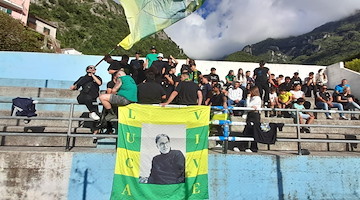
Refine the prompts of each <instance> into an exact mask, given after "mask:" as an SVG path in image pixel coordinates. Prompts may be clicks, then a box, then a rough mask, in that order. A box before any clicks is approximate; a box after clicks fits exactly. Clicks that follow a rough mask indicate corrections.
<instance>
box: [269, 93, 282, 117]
mask: <svg viewBox="0 0 360 200" xmlns="http://www.w3.org/2000/svg"><path fill="white" fill-rule="evenodd" d="M269 106H270V108H272V109H274V108H280V104H279V99H278V96H277V93H276V88H270V94H269ZM276 115H277V113H276V111H273V113H272V114H270V117H274V116H276Z"/></svg>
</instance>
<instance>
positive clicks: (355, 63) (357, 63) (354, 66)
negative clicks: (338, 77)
mask: <svg viewBox="0 0 360 200" xmlns="http://www.w3.org/2000/svg"><path fill="white" fill-rule="evenodd" d="M345 67H346V68H348V69H351V70H353V71H356V72H360V59H358V58H356V59H354V60H352V61H348V62H345Z"/></svg>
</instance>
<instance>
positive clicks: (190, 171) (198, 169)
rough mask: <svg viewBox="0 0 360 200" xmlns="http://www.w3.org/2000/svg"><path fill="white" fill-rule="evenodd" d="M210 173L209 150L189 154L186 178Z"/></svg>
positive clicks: (187, 155) (187, 154)
mask: <svg viewBox="0 0 360 200" xmlns="http://www.w3.org/2000/svg"><path fill="white" fill-rule="evenodd" d="M207 173H208V150H207V149H204V150H201V151H194V152H187V153H186V164H185V177H196V176H198V175H202V174H207Z"/></svg>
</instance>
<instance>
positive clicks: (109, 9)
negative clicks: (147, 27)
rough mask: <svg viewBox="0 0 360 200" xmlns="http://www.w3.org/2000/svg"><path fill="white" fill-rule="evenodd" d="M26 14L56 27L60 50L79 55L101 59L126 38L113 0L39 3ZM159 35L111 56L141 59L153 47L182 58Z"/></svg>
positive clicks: (45, 0)
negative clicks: (137, 54) (136, 55)
mask: <svg viewBox="0 0 360 200" xmlns="http://www.w3.org/2000/svg"><path fill="white" fill-rule="evenodd" d="M30 13H31V14H33V15H35V16H38V17H40V18H43V19H45V20H47V21H51V22H55V23H57V24H58V32H57V39H58V40H59V41H60V43H61V48H75V49H76V50H78V51H81V52H82V53H83V54H91V55H104V54H106V53H108V52H109V51H110V50H111V49H113V48H114V47H115V46H116V45H117V44H118V43H119V42H120V41H121V40H122V39H123V38H125V37H126V36H127V35H128V34H129V28H128V25H127V22H126V18H125V16H124V14H123V13H124V11H123V9H122V7H121V6H120V5H119V4H117V3H115V2H114V1H113V0H107V1H94V0H39V1H36V3H32V4H30ZM162 34H165V33H164V32H161V34H154V35H152V36H149V37H147V38H145V39H144V40H142V41H140V42H138V43H137V44H135V45H134V47H133V48H132V49H130V50H129V51H126V50H124V49H122V48H121V47H120V48H118V49H117V50H115V51H114V52H113V55H122V54H128V55H134V54H135V52H136V51H141V52H142V53H143V54H144V55H145V54H147V53H148V52H149V51H150V50H149V49H150V47H151V46H153V45H155V46H156V47H157V49H158V51H159V52H163V53H166V54H171V55H173V56H174V57H177V58H184V57H186V55H184V54H183V53H182V51H181V50H180V49H179V47H178V46H177V45H176V44H175V43H174V42H173V41H171V40H170V39H168V38H167V36H166V38H164V37H160V36H161V35H162ZM165 56H167V55H165Z"/></svg>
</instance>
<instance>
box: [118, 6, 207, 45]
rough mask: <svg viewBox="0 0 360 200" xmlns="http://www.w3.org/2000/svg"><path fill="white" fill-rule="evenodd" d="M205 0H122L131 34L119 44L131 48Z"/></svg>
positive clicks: (185, 14)
mask: <svg viewBox="0 0 360 200" xmlns="http://www.w3.org/2000/svg"><path fill="white" fill-rule="evenodd" d="M204 1H205V0H120V4H121V5H122V7H123V8H124V10H125V15H126V20H127V22H128V24H129V29H130V34H129V35H128V36H127V37H126V38H124V39H123V40H122V41H121V42H120V43H119V44H118V46H121V47H123V48H124V49H126V50H128V49H130V48H131V47H132V46H133V45H134V44H135V43H136V42H138V41H139V40H141V39H142V38H144V37H146V36H149V35H151V34H153V33H156V32H158V31H160V30H163V29H164V28H166V27H168V26H170V25H171V24H173V23H175V22H177V21H179V20H180V19H182V18H184V17H186V16H188V15H190V14H191V13H192V12H194V11H195V10H196V9H198V8H199V7H200V6H201V5H202V3H203V2H204Z"/></svg>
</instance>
